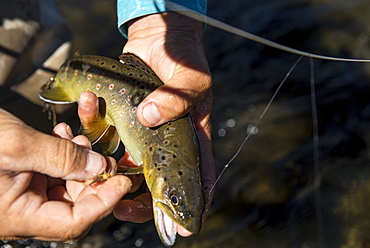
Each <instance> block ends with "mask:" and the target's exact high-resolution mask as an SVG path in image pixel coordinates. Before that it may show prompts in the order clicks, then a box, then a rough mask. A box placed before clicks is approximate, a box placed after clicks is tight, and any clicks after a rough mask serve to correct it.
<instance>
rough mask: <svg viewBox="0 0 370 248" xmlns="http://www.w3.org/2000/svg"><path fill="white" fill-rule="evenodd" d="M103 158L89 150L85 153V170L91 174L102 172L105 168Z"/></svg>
mask: <svg viewBox="0 0 370 248" xmlns="http://www.w3.org/2000/svg"><path fill="white" fill-rule="evenodd" d="M104 162H105V159H104V157H103V156H101V155H100V154H98V153H96V152H93V151H89V152H88V154H87V160H86V167H85V171H86V172H87V173H88V174H90V175H93V176H96V175H99V174H101V173H103V171H104V170H105V163H104Z"/></svg>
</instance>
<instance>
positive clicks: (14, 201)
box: [0, 109, 131, 241]
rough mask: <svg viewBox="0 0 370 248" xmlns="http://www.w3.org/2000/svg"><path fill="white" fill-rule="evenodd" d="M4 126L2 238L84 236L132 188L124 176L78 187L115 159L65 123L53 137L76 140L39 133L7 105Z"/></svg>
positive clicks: (0, 119)
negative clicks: (92, 146)
mask: <svg viewBox="0 0 370 248" xmlns="http://www.w3.org/2000/svg"><path fill="white" fill-rule="evenodd" d="M0 126H1V127H2V128H1V130H0V144H2V145H1V146H0V176H1V181H0V189H1V190H0V192H1V202H2V204H1V207H0V212H1V213H2V215H1V218H0V238H1V239H16V238H22V237H33V238H37V239H42V240H62V241H66V240H73V239H77V238H80V237H82V236H83V235H85V234H86V232H87V231H88V230H89V229H90V227H91V226H92V225H93V224H94V223H95V222H97V221H99V220H100V219H102V218H103V217H105V216H106V215H108V214H109V213H110V212H111V211H112V209H113V207H114V205H115V204H116V203H117V201H119V200H120V198H121V197H122V196H123V195H124V194H126V193H127V192H128V191H129V190H130V188H131V181H130V180H128V178H127V177H125V176H116V177H112V178H110V179H108V180H107V181H105V182H103V183H101V184H99V185H97V186H96V187H90V186H83V187H79V188H76V187H74V186H73V183H72V182H73V180H86V179H91V178H93V177H94V176H96V175H97V174H99V173H101V172H103V171H104V170H105V169H106V168H107V167H109V166H114V160H113V159H109V158H104V157H103V156H101V155H99V154H97V153H95V152H92V151H91V150H90V149H86V148H84V147H87V148H89V146H90V142H89V141H88V140H87V139H86V138H85V137H83V136H77V137H75V138H73V135H72V134H71V131H70V129H69V128H68V126H67V125H65V124H60V125H58V126H57V127H56V128H55V130H54V135H56V136H59V137H62V138H67V139H72V142H71V141H69V140H67V139H61V138H56V137H52V136H50V135H46V134H43V133H41V132H38V131H36V130H34V129H32V128H31V127H29V126H27V125H26V124H25V123H23V122H22V121H21V120H19V119H18V118H16V117H15V116H13V115H11V114H9V113H8V112H6V111H4V110H2V109H0ZM77 144H78V145H77ZM112 163H113V164H112ZM71 183H72V184H71ZM91 206H93V207H91ZM56 213H57V214H56Z"/></svg>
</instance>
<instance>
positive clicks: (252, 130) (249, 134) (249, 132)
mask: <svg viewBox="0 0 370 248" xmlns="http://www.w3.org/2000/svg"><path fill="white" fill-rule="evenodd" d="M302 58H303V56H300V57H299V58H298V59H297V60H296V62H295V63H294V64H293V66H292V67H291V68H290V70H289V71H288V73H287V74H286V75H285V77H284V78H283V80H282V81H281V82H280V84H279V86H278V87H277V89H276V90H275V92H274V94H273V95H272V97H271V99H270V101H269V102H268V104H267V105H266V107H265V109H264V110H263V112H262V114H261V115H260V117H259V118H258V120H257V122H256V124H254V125H253V126H252V128H249V130H248V131H247V132H248V135H247V137H245V139H244V140H243V142H242V144H241V145H240V146H239V148H238V150H237V151H236V153H235V154H234V156H233V157H232V158H231V159H230V160H229V162H227V164H225V165H224V168H223V169H222V171H221V173H220V175H219V176H218V177H217V179H216V181H215V183H214V184H213V185H212V188H211V189H210V191H209V194H211V193H212V191H213V190H214V188H215V186H216V184H217V183H218V181H219V180H220V178H221V177H222V175H223V174H224V172H225V170H226V169H227V168H228V167H229V165H230V164H231V163H232V162H233V161H234V159H235V158H236V157H237V156H238V155H239V153H240V152H241V150H242V149H243V147H244V145H245V143H246V142H247V140H248V139H249V137H250V136H251V135H252V134H255V133H256V131H257V130H258V128H257V127H258V125H259V123H260V122H261V120H262V119H263V117H264V116H265V114H266V112H267V110H268V109H269V108H270V106H271V104H272V102H273V101H274V100H275V98H276V95H277V94H278V92H279V91H280V89H281V87H282V86H283V85H284V83H285V82H286V80H287V79H288V77H289V76H290V74H291V73H292V72H293V70H294V69H295V67H296V66H297V64H298V63H299V62H300V61H301V60H302Z"/></svg>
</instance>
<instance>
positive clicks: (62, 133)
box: [52, 122, 74, 140]
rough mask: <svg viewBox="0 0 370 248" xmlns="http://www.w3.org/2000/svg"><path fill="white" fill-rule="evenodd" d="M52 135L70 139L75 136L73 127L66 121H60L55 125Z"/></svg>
mask: <svg viewBox="0 0 370 248" xmlns="http://www.w3.org/2000/svg"><path fill="white" fill-rule="evenodd" d="M52 135H54V136H55V137H59V138H63V139H68V140H71V139H73V137H74V135H73V133H72V129H71V127H70V126H69V125H67V124H66V123H64V122H62V123H59V124H58V125H56V126H55V127H54V129H53V131H52Z"/></svg>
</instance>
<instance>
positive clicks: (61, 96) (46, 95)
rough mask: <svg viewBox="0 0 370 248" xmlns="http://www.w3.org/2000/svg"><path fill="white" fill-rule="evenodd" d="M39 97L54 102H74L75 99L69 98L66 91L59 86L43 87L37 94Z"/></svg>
mask: <svg viewBox="0 0 370 248" xmlns="http://www.w3.org/2000/svg"><path fill="white" fill-rule="evenodd" d="M39 97H40V99H41V100H43V101H45V102H48V103H54V104H69V103H73V102H76V100H73V99H71V98H70V96H69V95H68V94H67V92H66V91H65V90H64V89H63V88H61V87H54V88H51V89H45V90H44V91H42V92H41V93H40V94H39Z"/></svg>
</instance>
